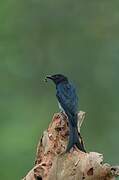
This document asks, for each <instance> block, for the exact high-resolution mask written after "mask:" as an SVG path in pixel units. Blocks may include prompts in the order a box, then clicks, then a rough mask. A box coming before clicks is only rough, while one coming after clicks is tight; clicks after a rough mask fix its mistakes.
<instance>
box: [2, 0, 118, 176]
mask: <svg viewBox="0 0 119 180" xmlns="http://www.w3.org/2000/svg"><path fill="white" fill-rule="evenodd" d="M118 7H119V1H118V0H115V1H112V0H90V1H89V0H75V1H73V0H60V1H56V0H51V1H48V0H40V1H39V0H20V1H17V0H4V1H3V0H1V1H0V144H1V145H0V162H1V166H0V179H10V180H17V179H18V180H19V179H20V178H21V177H23V176H24V175H25V174H26V172H27V171H28V170H29V169H30V168H31V167H32V166H33V162H34V157H35V152H36V145H37V142H38V139H39V136H40V135H41V134H42V132H43V130H44V129H46V128H47V126H48V124H49V122H50V121H51V118H52V115H53V113H55V112H57V111H58V107H57V101H56V97H55V87H54V85H53V84H52V83H50V82H49V83H46V84H45V83H44V82H43V78H44V77H45V75H46V74H54V73H64V74H65V75H67V76H68V77H69V78H70V79H71V80H72V81H73V82H74V84H75V85H76V87H77V91H78V94H79V96H80V102H79V105H80V109H81V110H84V111H86V112H87V118H86V120H85V122H84V124H83V127H82V135H83V136H84V139H85V144H86V147H87V150H88V151H98V152H101V153H103V154H104V157H105V161H108V162H109V163H112V164H119V157H118V151H119V141H118V137H119V120H118V119H119V110H118V109H119V98H118V93H119V8H118Z"/></svg>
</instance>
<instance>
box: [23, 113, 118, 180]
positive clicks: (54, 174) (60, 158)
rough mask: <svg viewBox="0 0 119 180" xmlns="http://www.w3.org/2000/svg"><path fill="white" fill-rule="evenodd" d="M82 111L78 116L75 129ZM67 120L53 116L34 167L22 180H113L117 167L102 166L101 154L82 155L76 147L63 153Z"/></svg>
mask: <svg viewBox="0 0 119 180" xmlns="http://www.w3.org/2000/svg"><path fill="white" fill-rule="evenodd" d="M84 118H85V112H83V111H80V112H79V114H78V130H79V132H80V127H81V125H82V123H83V120H84ZM68 134H69V127H68V125H67V117H66V116H62V115H61V114H60V113H58V114H55V115H54V117H53V120H52V122H51V123H50V125H49V127H48V129H47V130H46V131H44V133H43V136H42V138H41V139H40V141H39V143H38V147H37V153H36V160H35V166H34V167H33V169H32V170H31V171H30V172H29V173H28V174H27V175H26V177H25V178H24V180H83V179H84V180H114V179H115V177H116V176H119V166H111V165H109V164H106V163H105V164H103V155H102V154H99V153H97V152H89V153H84V152H81V151H79V150H78V149H77V148H76V147H74V148H72V150H71V151H70V153H64V152H65V150H66V147H67V142H68Z"/></svg>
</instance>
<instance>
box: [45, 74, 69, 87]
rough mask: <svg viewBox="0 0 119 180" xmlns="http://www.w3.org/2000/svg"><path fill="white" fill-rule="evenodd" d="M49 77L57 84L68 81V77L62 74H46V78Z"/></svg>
mask: <svg viewBox="0 0 119 180" xmlns="http://www.w3.org/2000/svg"><path fill="white" fill-rule="evenodd" d="M47 79H51V80H52V81H53V82H54V83H55V84H56V85H57V84H59V83H61V82H67V81H68V79H67V77H66V76H64V75H62V74H55V75H48V76H46V80H47Z"/></svg>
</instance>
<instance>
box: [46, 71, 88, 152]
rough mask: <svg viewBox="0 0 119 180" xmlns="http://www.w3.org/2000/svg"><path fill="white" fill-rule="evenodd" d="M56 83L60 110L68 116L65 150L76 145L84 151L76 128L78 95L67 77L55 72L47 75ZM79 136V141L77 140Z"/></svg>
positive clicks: (67, 150)
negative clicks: (67, 136) (67, 135)
mask: <svg viewBox="0 0 119 180" xmlns="http://www.w3.org/2000/svg"><path fill="white" fill-rule="evenodd" d="M47 78H48V79H51V80H52V81H53V82H54V83H55V85H56V97H57V99H58V102H59V107H60V110H61V111H63V112H65V113H66V115H67V116H68V121H69V122H68V124H69V129H70V131H69V142H68V145H67V149H66V152H69V151H70V149H71V148H72V147H73V146H74V145H76V146H77V148H78V149H80V150H81V151H84V152H85V149H84V146H83V143H82V140H81V136H80V134H79V133H78V128H77V112H78V97H77V94H76V90H75V87H74V86H73V85H72V84H71V83H70V82H69V81H68V79H67V77H65V76H63V75H61V74H56V75H52V76H47ZM79 137H80V141H81V142H80V141H79Z"/></svg>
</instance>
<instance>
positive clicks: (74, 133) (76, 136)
mask: <svg viewBox="0 0 119 180" xmlns="http://www.w3.org/2000/svg"><path fill="white" fill-rule="evenodd" d="M74 145H76V147H77V148H78V149H79V150H81V151H83V152H86V151H85V148H84V145H83V141H82V138H81V136H80V133H78V129H77V127H75V126H72V125H71V124H70V123H69V141H68V145H67V149H66V152H69V151H70V149H71V148H72V147H73V146H74Z"/></svg>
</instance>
